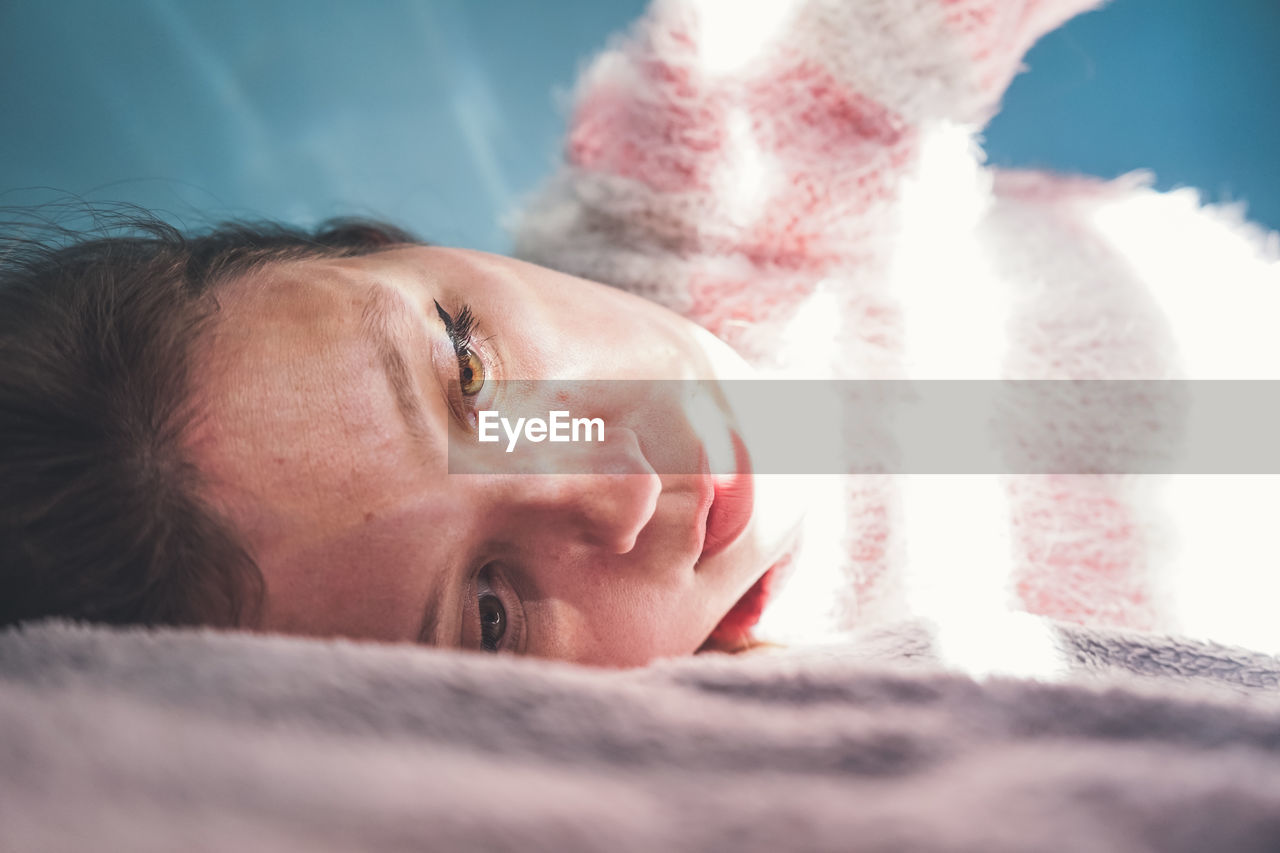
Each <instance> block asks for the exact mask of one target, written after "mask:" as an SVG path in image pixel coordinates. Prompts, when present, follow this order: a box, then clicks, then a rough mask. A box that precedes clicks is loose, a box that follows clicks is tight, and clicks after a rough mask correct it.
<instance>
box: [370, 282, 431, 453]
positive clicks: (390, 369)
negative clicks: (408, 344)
mask: <svg viewBox="0 0 1280 853" xmlns="http://www.w3.org/2000/svg"><path fill="white" fill-rule="evenodd" d="M407 313H408V306H407V305H406V304H405V302H404V297H402V296H401V295H400V294H399V293H397V292H396V291H394V290H392V289H391V288H389V287H386V286H384V285H375V286H374V287H373V288H372V289H371V290H370V292H369V299H368V301H367V302H365V305H364V310H363V311H362V312H361V316H360V326H361V332H362V334H363V335H364V338H365V340H367V341H369V342H370V343H372V344H373V346H374V349H375V350H376V351H377V353H378V361H379V363H380V364H381V365H382V370H383V372H384V373H386V375H387V382H388V383H389V384H390V385H391V393H392V395H394V396H395V398H396V409H397V410H399V412H400V417H401V418H402V419H403V420H404V424H405V427H406V428H407V429H408V430H409V434H410V435H412V436H413V437H414V438H420V439H421V438H426V437H427V435H428V430H427V418H426V414H425V413H424V412H423V408H422V396H421V392H420V391H419V389H418V385H417V383H415V382H414V381H413V374H412V372H411V371H410V370H409V363H408V361H407V360H406V359H405V357H404V351H403V350H402V349H401V347H400V344H399V341H398V337H399V336H398V335H397V334H396V331H397V329H396V327H397V326H404V325H406V323H405V315H406V314H407Z"/></svg>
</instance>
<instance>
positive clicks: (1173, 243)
mask: <svg viewBox="0 0 1280 853" xmlns="http://www.w3.org/2000/svg"><path fill="white" fill-rule="evenodd" d="M1096 5H1097V0H1040V2H1035V0H1022V2H1018V0H795V2H791V3H781V4H777V6H776V7H775V8H774V9H773V12H772V14H773V15H774V17H775V18H776V20H772V21H771V22H770V24H769V26H768V28H767V29H765V31H763V32H761V33H760V34H759V35H758V36H757V37H756V40H755V42H754V43H751V44H745V45H744V44H742V43H741V42H742V40H743V39H745V38H747V37H746V36H743V37H740V38H739V43H738V44H736V48H737V53H738V55H737V57H736V61H730V62H726V61H724V59H723V58H722V57H719V56H717V55H715V50H716V45H717V44H718V41H717V37H718V36H719V35H720V34H722V33H723V31H724V29H723V28H725V27H727V26H731V25H734V26H736V25H737V24H738V23H742V22H743V19H744V18H750V17H751V16H752V14H753V13H752V12H751V11H750V9H751V7H750V4H747V5H739V6H735V5H734V4H731V3H730V4H725V3H722V2H719V0H657V2H655V3H654V5H653V6H652V8H651V9H650V10H649V12H648V14H647V15H646V17H645V18H644V19H642V20H641V21H640V22H639V23H638V24H637V25H636V26H635V27H634V28H633V29H632V30H631V32H630V33H629V34H628V35H627V36H626V37H625V38H623V39H621V40H619V41H616V42H615V43H614V44H613V45H612V47H611V49H609V50H607V51H605V52H604V53H602V54H601V55H600V56H599V57H597V58H596V59H595V61H594V62H592V63H591V64H590V66H589V67H587V68H586V70H585V71H584V73H583V75H582V78H581V80H580V83H579V86H578V89H577V93H576V99H575V108H574V111H573V114H572V120H571V125H570V129H569V134H568V139H567V143H566V161H567V162H566V163H565V164H564V166H563V168H562V169H561V170H560V171H559V173H558V174H556V175H555V176H554V177H553V178H552V179H551V180H550V181H549V182H548V183H547V184H546V185H545V186H544V187H543V189H542V190H541V191H540V192H539V193H538V194H537V195H536V196H535V198H534V199H532V200H531V202H530V203H529V204H528V206H527V207H526V208H525V209H524V210H523V211H522V214H521V216H520V217H519V219H518V221H517V229H516V232H517V252H518V254H520V255H521V256H523V257H525V258H528V259H530V260H533V261H535V262H538V263H542V264H546V265H548V266H552V267H556V268H559V269H562V270H565V271H568V272H571V273H574V274H577V275H581V276H583V277H586V278H591V279H595V280H598V281H604V282H607V283H611V284H614V285H616V286H619V287H622V288H625V289H628V290H630V291H633V292H635V293H638V294H641V295H643V296H646V297H648V298H651V299H654V300H657V301H659V302H662V303H664V304H666V305H668V306H669V307H671V308H672V309H674V310H676V311H679V312H682V313H684V314H685V315H687V316H689V317H691V318H692V319H694V320H696V321H697V322H699V323H701V324H702V325H704V326H706V327H707V328H708V329H710V330H711V331H713V332H714V333H716V334H717V335H719V336H720V337H721V338H723V339H724V340H726V341H728V342H729V343H730V344H732V345H733V346H735V347H736V348H737V349H739V351H741V352H742V353H743V354H744V355H746V356H747V357H748V358H750V359H753V360H754V361H755V362H756V363H757V364H758V365H760V366H761V367H764V368H767V369H771V370H775V371H782V372H789V373H791V374H793V375H798V376H807V377H822V378H828V377H829V378H858V379H866V378H872V379H876V378H885V379H892V378H920V379H924V378H930V379H932V378H938V379H996V378H1017V379H1065V378H1073V379H1101V378H1111V379H1118V378H1128V379H1173V378H1270V377H1273V376H1274V375H1275V373H1276V372H1277V368H1278V367H1280V347H1277V344H1276V343H1275V342H1274V341H1275V337H1276V336H1274V335H1273V334H1272V333H1271V331H1270V328H1269V326H1270V323H1269V322H1262V321H1260V318H1263V317H1272V318H1274V317H1276V316H1280V314H1277V311H1276V309H1277V308H1280V299H1278V298H1277V295H1278V294H1280V266H1277V264H1276V262H1275V257H1276V254H1277V253H1276V245H1277V242H1276V235H1274V234H1266V233H1263V232H1261V231H1260V230H1259V229H1256V228H1252V227H1251V226H1248V225H1247V224H1245V223H1243V222H1242V220H1241V219H1240V217H1239V215H1238V213H1236V212H1234V211H1231V210H1215V209H1211V208H1202V207H1200V205H1199V203H1198V199H1196V198H1195V197H1194V195H1193V194H1191V193H1190V191H1183V192H1180V193H1174V194H1169V195H1161V194H1158V193H1155V192H1153V191H1152V190H1150V189H1149V188H1148V186H1147V184H1148V182H1147V181H1146V180H1145V179H1144V178H1143V177H1142V176H1130V177H1128V178H1122V179H1120V180H1118V181H1114V182H1109V183H1108V182H1101V181H1096V180H1093V179H1084V178H1065V177H1055V176H1050V175H1044V174H1037V173H1000V172H997V171H995V170H990V169H987V168H985V167H984V166H983V165H982V154H981V151H980V148H979V147H978V144H977V137H976V134H977V132H978V131H979V130H980V129H981V127H982V125H983V124H984V123H985V121H986V120H987V119H988V118H989V117H990V116H991V115H993V114H994V113H995V111H996V110H997V109H998V105H999V100H1000V97H1001V96H1002V94H1003V92H1004V90H1005V88H1006V86H1007V85H1008V83H1009V81H1010V80H1011V79H1012V77H1013V76H1014V75H1015V74H1016V73H1018V71H1019V70H1020V69H1021V65H1020V63H1021V61H1022V57H1023V54H1024V53H1025V51H1026V50H1027V48H1028V47H1030V45H1031V44H1032V43H1033V42H1034V41H1035V40H1036V39H1037V38H1039V37H1040V36H1041V35H1042V34H1043V33H1045V32H1046V31H1048V30H1049V29H1052V28H1053V27H1056V26H1057V25H1059V24H1060V23H1062V22H1063V21H1065V20H1067V19H1068V18H1070V17H1071V16H1073V15H1075V14H1076V13H1078V12H1082V11H1085V10H1088V9H1090V8H1092V7H1094V6H1096ZM726 9H730V10H731V11H729V12H728V13H727V14H726V12H725V10H726ZM733 10H736V11H733ZM735 16H736V17H735ZM748 23H749V22H748ZM749 30H750V27H749V26H748V27H745V29H744V32H745V31H749ZM818 305H820V306H821V307H820V309H815V308H814V306H818ZM807 306H808V307H809V308H810V309H812V310H811V311H810V314H814V313H818V314H821V315H823V316H822V320H823V322H824V323H825V325H823V326H822V328H821V331H817V328H818V327H817V326H816V325H815V322H814V320H815V318H814V316H810V314H806V307H807ZM1224 311H1227V312H1229V313H1228V315H1227V316H1225V317H1224V313H1223V312H1224ZM962 480H963V478H960V479H957V478H952V479H950V480H945V481H941V480H938V479H936V478H934V479H930V478H918V479H915V480H912V481H907V480H905V479H904V478H895V477H874V478H873V477H863V478H852V479H850V480H849V482H848V483H847V488H845V490H844V492H845V493H844V495H843V500H844V503H845V508H844V511H843V512H842V513H840V514H839V515H840V516H841V517H843V519H845V522H844V525H843V526H844V529H843V530H842V531H840V533H839V535H840V536H841V537H842V538H843V542H844V546H843V549H842V550H843V555H842V556H841V557H840V559H839V562H840V563H841V565H840V567H839V572H838V573H837V578H836V580H835V581H834V582H833V584H832V588H831V589H830V591H829V598H830V601H831V602H832V606H831V607H830V608H829V610H830V611H831V612H830V613H829V614H828V615H829V616H831V617H833V619H834V622H835V623H836V624H839V625H843V626H848V625H855V624H865V623H867V622H869V621H873V620H877V619H881V618H889V617H900V616H903V615H906V614H915V615H919V614H924V615H926V616H932V617H934V618H937V619H939V620H943V621H946V620H947V619H965V618H970V619H971V618H973V615H974V613H975V611H978V612H985V613H997V612H1004V611H1006V610H1013V611H1029V612H1032V613H1036V614H1042V615H1047V616H1052V617H1055V618H1059V619H1065V620H1069V621H1075V622H1080V623H1085V624H1096V625H1111V626H1124V627H1131V628H1144V629H1162V630H1174V629H1181V630H1185V631H1189V632H1190V633H1193V634H1201V635H1209V636H1213V637H1217V638H1219V639H1225V640H1229V641H1237V642H1246V643H1252V644H1254V645H1262V646H1270V647H1273V648H1274V647H1277V646H1280V642H1277V641H1276V638H1275V637H1274V636H1273V635H1272V634H1271V633H1269V632H1270V630H1271V629H1270V627H1269V625H1270V622H1271V619H1270V614H1269V608H1266V607H1265V606H1262V605H1256V604H1250V603H1249V602H1251V601H1258V600H1265V594H1266V592H1267V591H1268V589H1267V587H1266V584H1267V583H1269V582H1270V581H1269V579H1270V578H1272V577H1280V555H1278V553H1277V548H1276V545H1275V544H1274V543H1273V542H1272V541H1271V540H1272V539H1273V538H1274V537H1272V536H1271V535H1270V531H1269V530H1268V529H1267V527H1268V525H1265V524H1262V525H1255V524H1246V523H1243V522H1242V516H1241V515H1240V513H1239V512H1237V510H1238V507H1239V502H1240V501H1254V500H1257V499H1258V496H1259V495H1260V494H1261V495H1265V496H1267V497H1270V498H1275V497H1277V496H1280V487H1278V486H1277V484H1276V483H1275V482H1274V480H1273V479H1272V478H1261V477H1259V478H1250V482H1249V483H1248V484H1247V486H1242V487H1240V488H1243V489H1245V490H1244V491H1238V490H1237V486H1236V485H1235V483H1234V481H1230V480H1227V479H1224V478H1217V479H1214V478H1183V479H1182V480H1179V479H1178V478H1167V479H1166V480H1162V481H1159V482H1157V481H1156V480H1155V479H1154V478H1149V477H1146V478H1144V477H1134V476H1121V475H1108V476H1065V475H1060V476H1016V477H1015V476H1006V477H1003V478H1000V479H998V480H997V479H994V478H991V477H987V478H981V477H977V478H970V479H969V480H968V481H962ZM1259 490H1261V491H1259ZM1276 505H1280V504H1274V503H1273V504H1272V506H1276ZM1207 510H1208V511H1209V512H1208V513H1206V511H1207ZM960 517H963V523H958V524H952V526H951V528H950V534H945V533H944V532H943V531H941V530H938V529H933V528H931V527H930V524H932V523H933V520H935V519H950V520H951V521H952V522H955V520H956V519H957V518H960ZM956 531H959V533H960V535H958V536H957V535H954V534H955V533H956ZM822 535H825V536H826V538H828V539H830V538H831V536H832V531H827V532H826V533H825V534H822ZM944 535H949V538H948V540H947V541H946V543H945V546H940V545H939V544H938V543H937V542H935V541H934V540H935V539H937V538H938V537H941V536H944ZM1222 543H1230V547H1226V548H1224V547H1221V544H1222ZM1228 564H1229V565H1228ZM1224 565H1228V567H1227V568H1225V569H1224V568H1223V567H1224ZM797 606H798V607H805V606H807V607H808V608H809V609H810V610H812V608H813V602H812V601H809V602H807V603H805V602H802V603H800V604H798V605H797ZM1250 607H1252V608H1253V609H1250Z"/></svg>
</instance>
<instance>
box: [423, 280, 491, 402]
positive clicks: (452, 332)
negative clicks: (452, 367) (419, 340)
mask: <svg viewBox="0 0 1280 853" xmlns="http://www.w3.org/2000/svg"><path fill="white" fill-rule="evenodd" d="M435 306H436V314H437V315H439V317H440V321H441V322H442V323H444V328H445V332H446V333H448V335H449V343H450V344H451V345H452V346H453V352H454V355H455V356H456V357H457V359H458V385H457V389H456V390H457V392H458V393H457V396H456V397H454V396H453V395H452V394H451V395H450V396H451V398H452V399H451V400H450V403H451V405H453V406H454V409H455V411H456V412H457V413H458V414H459V416H461V417H462V419H463V420H464V421H466V422H467V423H471V418H470V410H471V409H472V408H473V407H472V406H471V405H469V404H468V402H467V401H468V400H471V399H474V398H475V397H476V396H478V395H479V393H480V390H479V389H477V390H476V391H475V392H474V393H472V394H466V393H464V392H463V391H462V389H463V387H464V386H465V385H466V384H468V383H469V382H470V381H472V380H474V378H475V370H476V368H478V369H479V371H480V385H481V388H483V387H484V384H485V381H486V380H487V378H488V377H487V376H486V370H487V368H486V365H485V361H484V359H482V358H481V356H480V353H479V349H478V348H477V346H476V343H475V337H474V335H475V330H476V315H475V313H474V312H473V311H472V310H471V306H470V305H463V306H462V310H461V311H459V312H458V317H457V319H454V318H453V317H451V316H450V315H449V312H447V311H445V310H444V308H443V307H442V306H441V305H440V303H439V302H436V303H435ZM471 359H474V360H475V367H472V366H470V365H469V364H468V362H469V361H470V360H471ZM468 370H471V375H470V376H468V374H467V371H468ZM450 390H451V391H453V390H454V389H453V388H451V389H450Z"/></svg>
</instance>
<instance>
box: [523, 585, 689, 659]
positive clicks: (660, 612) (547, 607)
mask: <svg viewBox="0 0 1280 853" xmlns="http://www.w3.org/2000/svg"><path fill="white" fill-rule="evenodd" d="M566 599H573V600H571V601H570V600H566ZM526 607H527V608H528V611H529V612H530V613H535V614H536V615H535V616H534V617H533V618H534V619H535V621H536V622H537V624H538V625H539V626H540V627H541V629H542V630H540V631H539V636H538V637H537V640H536V642H537V648H531V649H530V652H531V653H532V654H534V655H536V656H538V657H547V658H557V659H563V660H569V661H573V662H576V663H580V664H586V665H590V666H603V667H636V666H644V665H645V664H648V663H650V662H652V661H653V660H655V659H657V658H663V657H686V656H688V655H690V654H693V652H695V651H696V650H697V649H698V647H699V646H700V645H701V643H702V640H703V639H705V638H704V637H703V636H702V634H703V633H705V630H704V627H703V625H702V622H703V621H705V620H703V619H702V618H701V617H702V614H701V612H700V609H699V607H698V602H697V600H696V599H695V598H694V597H693V595H692V593H689V594H684V595H678V594H676V593H675V592H674V591H669V590H646V589H642V588H638V587H635V586H630V585H627V584H626V583H623V582H621V581H615V582H609V581H607V580H606V581H604V582H594V583H586V584H582V585H581V586H580V588H579V589H577V590H570V591H567V592H566V594H565V597H564V598H561V599H557V600H547V601H542V602H537V603H535V604H534V605H533V606H529V605H526Z"/></svg>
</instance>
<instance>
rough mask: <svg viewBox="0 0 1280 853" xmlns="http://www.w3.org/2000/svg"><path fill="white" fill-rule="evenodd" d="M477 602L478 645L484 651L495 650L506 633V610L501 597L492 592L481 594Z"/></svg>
mask: <svg viewBox="0 0 1280 853" xmlns="http://www.w3.org/2000/svg"><path fill="white" fill-rule="evenodd" d="M478 603H479V605H480V646H481V648H483V649H484V650H485V651H486V652H496V651H497V650H498V647H499V646H501V645H502V638H503V637H504V636H505V635H506V633H507V610H506V608H505V607H503V606H502V599H500V598H498V596H496V595H493V594H492V593H490V594H488V595H481V596H480V601H479V602H478Z"/></svg>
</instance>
